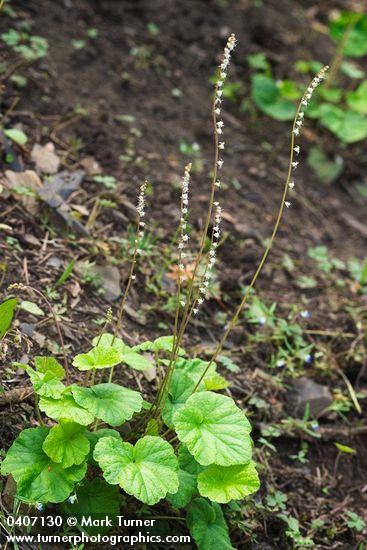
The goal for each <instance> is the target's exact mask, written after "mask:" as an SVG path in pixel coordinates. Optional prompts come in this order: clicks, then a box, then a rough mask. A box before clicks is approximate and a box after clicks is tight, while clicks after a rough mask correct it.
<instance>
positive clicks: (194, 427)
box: [173, 391, 252, 466]
mask: <svg viewBox="0 0 367 550" xmlns="http://www.w3.org/2000/svg"><path fill="white" fill-rule="evenodd" d="M173 423H174V426H175V430H176V433H177V435H178V438H179V439H180V441H182V442H183V443H186V445H187V448H188V450H189V451H190V453H191V454H192V455H193V456H194V457H195V459H196V460H197V461H198V462H199V464H202V465H204V466H208V465H209V464H219V465H221V466H231V465H233V464H245V463H247V462H249V460H250V459H251V448H252V443H251V438H250V435H249V434H250V431H251V425H250V423H249V421H248V420H247V418H246V416H245V414H244V413H243V412H242V411H241V409H239V408H238V407H237V405H236V404H235V403H234V401H233V400H232V399H231V398H230V397H227V396H225V395H219V394H216V393H211V392H207V391H204V392H199V393H194V394H193V395H192V396H191V397H189V399H188V400H187V401H186V403H185V405H184V406H183V407H182V408H181V409H180V410H179V411H177V412H176V413H175V414H174V416H173Z"/></svg>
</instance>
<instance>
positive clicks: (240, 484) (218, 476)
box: [198, 462, 260, 504]
mask: <svg viewBox="0 0 367 550" xmlns="http://www.w3.org/2000/svg"><path fill="white" fill-rule="evenodd" d="M259 487H260V481H259V476H258V474H257V471H256V467H255V464H254V462H249V463H248V464H244V465H238V466H216V465H213V466H209V468H206V469H205V470H204V471H203V472H201V473H200V474H199V476H198V489H199V493H200V494H201V495H202V496H203V497H207V498H209V499H210V500H211V501H213V502H220V503H222V504H223V503H225V502H229V501H230V500H239V499H242V498H245V497H247V496H248V495H251V494H252V493H256V491H257V490H258V489H259Z"/></svg>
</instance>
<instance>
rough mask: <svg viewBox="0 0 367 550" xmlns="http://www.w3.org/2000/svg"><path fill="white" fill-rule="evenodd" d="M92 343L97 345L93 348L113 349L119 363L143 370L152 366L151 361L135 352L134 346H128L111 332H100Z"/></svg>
mask: <svg viewBox="0 0 367 550" xmlns="http://www.w3.org/2000/svg"><path fill="white" fill-rule="evenodd" d="M93 345H96V346H97V348H95V349H98V348H99V347H101V346H102V347H104V348H105V349H111V350H115V352H117V353H118V354H119V357H120V360H119V363H125V364H126V365H129V367H131V368H133V369H135V370H145V369H147V368H149V367H151V366H152V363H151V361H149V360H148V359H147V358H146V357H144V356H143V355H140V353H136V350H135V348H130V347H129V346H127V345H126V344H125V343H124V342H123V340H121V338H115V337H114V335H113V334H109V333H107V334H102V336H101V337H99V336H97V337H96V338H94V340H93Z"/></svg>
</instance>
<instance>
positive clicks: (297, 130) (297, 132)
mask: <svg viewBox="0 0 367 550" xmlns="http://www.w3.org/2000/svg"><path fill="white" fill-rule="evenodd" d="M293 133H294V135H295V136H298V135H299V128H295V129H294V130H293Z"/></svg>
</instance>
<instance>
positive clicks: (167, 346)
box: [131, 336, 185, 355]
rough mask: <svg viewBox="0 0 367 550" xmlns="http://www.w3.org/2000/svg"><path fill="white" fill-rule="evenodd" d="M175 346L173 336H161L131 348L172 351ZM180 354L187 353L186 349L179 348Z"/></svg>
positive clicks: (136, 349) (134, 349) (135, 349)
mask: <svg viewBox="0 0 367 550" xmlns="http://www.w3.org/2000/svg"><path fill="white" fill-rule="evenodd" d="M172 346H173V336H160V337H159V338H156V339H155V340H154V342H151V341H149V340H148V341H147V342H143V343H142V344H138V345H137V346H134V347H133V348H131V349H132V350H133V351H157V352H159V351H161V350H163V351H167V352H169V353H170V352H171V351H172ZM178 355H185V350H184V349H183V348H179V349H178Z"/></svg>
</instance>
